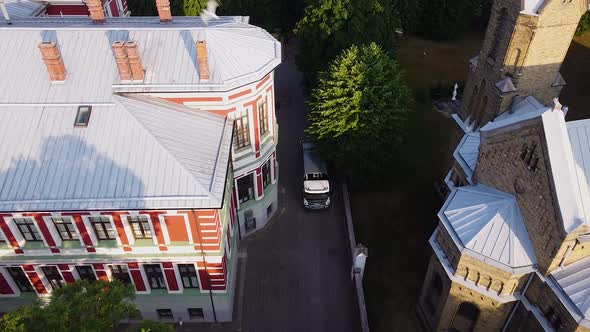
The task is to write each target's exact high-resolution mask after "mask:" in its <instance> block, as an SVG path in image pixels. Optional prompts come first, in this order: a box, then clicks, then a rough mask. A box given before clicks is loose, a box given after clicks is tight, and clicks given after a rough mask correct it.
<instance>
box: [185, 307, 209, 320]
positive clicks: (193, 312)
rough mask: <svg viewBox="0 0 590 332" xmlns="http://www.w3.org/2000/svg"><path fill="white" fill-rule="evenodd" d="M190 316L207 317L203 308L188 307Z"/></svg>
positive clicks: (191, 317) (192, 317)
mask: <svg viewBox="0 0 590 332" xmlns="http://www.w3.org/2000/svg"><path fill="white" fill-rule="evenodd" d="M188 317H189V318H190V319H202V318H205V315H204V314H203V308H188Z"/></svg>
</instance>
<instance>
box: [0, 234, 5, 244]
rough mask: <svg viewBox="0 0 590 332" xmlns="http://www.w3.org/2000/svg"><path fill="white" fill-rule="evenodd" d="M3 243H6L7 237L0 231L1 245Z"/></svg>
mask: <svg viewBox="0 0 590 332" xmlns="http://www.w3.org/2000/svg"><path fill="white" fill-rule="evenodd" d="M2 244H6V238H5V237H4V234H2V232H0V245H2Z"/></svg>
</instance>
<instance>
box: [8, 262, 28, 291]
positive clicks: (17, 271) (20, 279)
mask: <svg viewBox="0 0 590 332" xmlns="http://www.w3.org/2000/svg"><path fill="white" fill-rule="evenodd" d="M6 270H7V271H8V273H9V274H10V276H11V277H12V280H14V283H15V284H16V286H17V287H18V289H20V291H21V292H23V293H31V292H34V290H33V285H31V282H30V281H29V278H27V275H26V274H25V272H24V271H23V269H21V268H20V267H7V268H6Z"/></svg>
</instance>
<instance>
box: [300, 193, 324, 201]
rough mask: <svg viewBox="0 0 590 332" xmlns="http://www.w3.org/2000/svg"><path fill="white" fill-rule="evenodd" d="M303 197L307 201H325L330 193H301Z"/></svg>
mask: <svg viewBox="0 0 590 332" xmlns="http://www.w3.org/2000/svg"><path fill="white" fill-rule="evenodd" d="M303 197H305V199H306V200H308V201H312V200H321V201H325V200H327V199H328V197H330V194H329V193H323V194H310V193H303Z"/></svg>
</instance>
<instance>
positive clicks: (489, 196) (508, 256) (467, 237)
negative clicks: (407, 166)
mask: <svg viewBox="0 0 590 332" xmlns="http://www.w3.org/2000/svg"><path fill="white" fill-rule="evenodd" d="M439 217H440V218H441V220H442V221H443V224H444V225H445V226H446V227H447V229H448V230H449V232H450V233H451V234H452V235H455V236H456V237H455V240H456V241H459V242H460V243H458V244H459V245H460V246H463V247H464V248H467V249H469V250H471V251H473V252H476V253H478V254H480V255H482V256H485V257H487V258H490V259H492V260H494V261H496V262H499V263H502V264H504V265H506V266H509V267H512V268H517V267H524V266H530V265H533V264H534V263H535V262H536V258H535V254H534V251H533V249H532V245H531V243H530V240H529V237H528V233H527V230H526V227H525V224H524V220H523V218H522V215H521V213H520V210H519V208H518V203H517V202H516V199H515V198H514V197H513V196H512V195H508V194H505V193H502V192H500V191H497V190H494V189H492V188H489V187H487V186H484V185H481V184H478V185H476V186H468V187H459V188H457V189H455V190H454V191H453V192H452V193H451V195H450V196H449V198H448V199H447V201H446V203H445V205H444V206H443V208H442V210H441V212H440V213H439Z"/></svg>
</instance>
